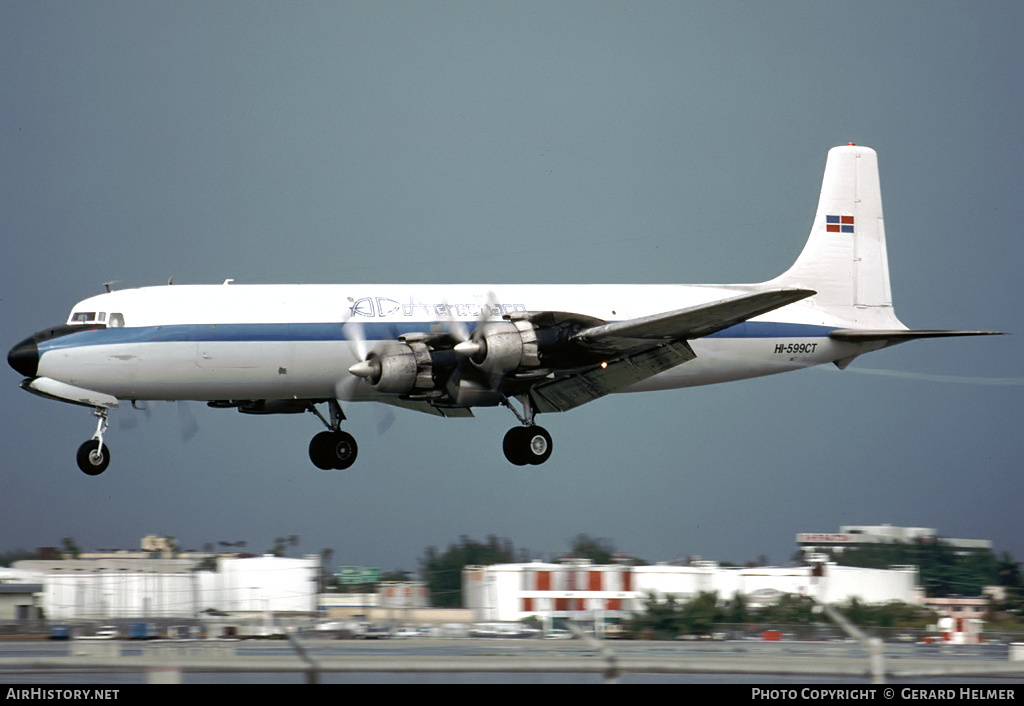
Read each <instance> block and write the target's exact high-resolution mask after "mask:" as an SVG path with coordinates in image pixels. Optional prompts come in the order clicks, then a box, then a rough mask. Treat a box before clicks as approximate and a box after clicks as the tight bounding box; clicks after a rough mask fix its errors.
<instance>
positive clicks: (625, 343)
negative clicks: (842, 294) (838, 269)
mask: <svg viewBox="0 0 1024 706" xmlns="http://www.w3.org/2000/svg"><path fill="white" fill-rule="evenodd" d="M814 293H815V292H814V291H813V290H810V289H794V288H785V289H772V290H769V291H766V292H755V293H753V294H742V295H740V296H738V297H730V298H729V299H722V300H720V301H717V302H712V303H710V304H701V305H700V306H692V307H688V308H686V309H677V310H675V311H669V312H665V313H663V314H654V315H652V316H643V317H640V318H638V319H630V320H629V321H620V322H617V323H611V324H604V325H601V326H594V327H592V328H588V329H584V330H582V331H580V332H579V333H577V334H576V335H575V336H573V340H574V341H576V342H578V343H579V344H580V345H582V346H585V347H587V348H590V349H593V350H599V351H621V350H628V349H630V348H635V347H636V346H637V344H638V343H644V342H647V343H650V342H651V341H652V340H666V341H690V340H693V339H695V338H702V337H704V336H709V335H711V334H713V333H715V332H716V331H721V330H722V329H726V328H729V327H730V326H735V325H736V324H740V323H743V322H744V321H747V320H748V319H752V318H754V317H755V316H760V315H761V314H767V313H768V312H769V311H774V310H775V309H778V308H780V307H783V306H786V305H787V304H792V303H793V302H797V301H800V300H801V299H806V298H807V297H810V296H812V295H814Z"/></svg>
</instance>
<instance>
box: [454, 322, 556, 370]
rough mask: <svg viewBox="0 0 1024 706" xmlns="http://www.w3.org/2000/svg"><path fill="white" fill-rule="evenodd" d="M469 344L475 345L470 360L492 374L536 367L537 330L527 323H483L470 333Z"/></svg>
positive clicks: (537, 363) (537, 361)
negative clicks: (471, 340) (472, 342)
mask: <svg viewBox="0 0 1024 706" xmlns="http://www.w3.org/2000/svg"><path fill="white" fill-rule="evenodd" d="M473 341H474V342H475V343H477V344H478V345H477V350H476V351H475V352H474V353H473V355H472V356H470V360H471V361H473V365H475V366H476V367H478V368H480V369H481V370H484V371H486V372H488V373H491V374H493V375H505V374H506V373H510V372H512V371H513V370H518V369H520V368H536V367H537V366H539V365H540V356H539V355H538V349H537V329H536V328H535V327H534V325H533V324H531V323H530V322H529V321H502V322H496V323H490V324H483V325H482V326H481V327H480V328H479V329H477V330H476V331H474V332H473Z"/></svg>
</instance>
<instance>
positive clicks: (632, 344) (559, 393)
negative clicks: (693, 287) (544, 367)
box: [529, 289, 815, 412]
mask: <svg viewBox="0 0 1024 706" xmlns="http://www.w3.org/2000/svg"><path fill="white" fill-rule="evenodd" d="M814 293H815V292H814V291H813V290H809V289H777V290H771V291H767V292H757V293H754V294H743V295H740V296H737V297H731V298H729V299H723V300H721V301H718V302H713V303H711V304H702V305H700V306H694V307H688V308H685V309H677V310H676V311H669V312H666V313H664V314H655V315H653V316H645V317H641V318H638V319H631V320H629V321H621V322H617V323H611V324H602V325H599V326H592V327H589V328H586V329H583V330H582V331H579V332H578V333H576V334H575V335H574V336H573V337H572V339H571V340H572V341H573V342H574V343H576V344H578V345H580V346H582V347H584V348H586V349H588V350H591V351H595V352H600V353H605V354H610V355H612V356H613V357H612V358H611V359H610V360H606V361H602V362H601V363H599V364H597V365H594V366H591V367H588V368H586V369H584V370H581V371H578V372H574V373H571V374H568V375H564V376H560V377H558V376H556V377H555V379H553V380H544V381H541V382H539V383H537V384H535V385H533V386H532V387H531V388H530V391H529V396H530V399H531V401H532V402H533V405H534V407H535V408H536V410H537V411H538V412H564V411H566V410H569V409H573V408H574V407H579V406H580V405H582V404H585V403H587V402H590V401H592V400H596V399H597V398H599V397H603V396H604V395H607V394H609V393H611V392H615V391H616V390H620V389H622V388H624V387H628V386H629V385H632V384H635V383H638V382H640V381H642V380H646V379H647V378H649V377H652V376H654V375H657V374H658V373H662V372H664V371H666V370H669V369H670V368H674V367H675V366H677V365H680V364H682V363H685V362H686V361H688V360H693V359H694V358H695V357H696V354H695V353H694V352H693V349H692V348H691V347H690V345H689V344H688V343H687V341H689V340H693V339H695V338H701V337H703V336H708V335H710V334H712V333H715V332H716V331H721V330H722V329H725V328H728V327H730V326H735V325H736V324H739V323H742V322H743V321H746V320H748V319H751V318H753V317H755V316H759V315H761V314H765V313H767V312H769V311H772V310H774V309H778V308H780V307H783V306H786V305H787V304H792V303H793V302H796V301H800V300H801V299H804V298H806V297H809V296H812V295H813V294H814Z"/></svg>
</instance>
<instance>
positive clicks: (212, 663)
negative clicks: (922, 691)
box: [0, 638, 1024, 684]
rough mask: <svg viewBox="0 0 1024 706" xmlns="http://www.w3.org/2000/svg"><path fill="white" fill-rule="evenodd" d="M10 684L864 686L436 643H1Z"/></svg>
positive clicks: (760, 664) (787, 663)
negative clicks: (306, 683) (655, 682)
mask: <svg viewBox="0 0 1024 706" xmlns="http://www.w3.org/2000/svg"><path fill="white" fill-rule="evenodd" d="M1021 679H1024V661H1011V660H1010V659H1009V650H1008V647H1007V646H1006V645H905V644H887V645H885V646H884V650H883V659H882V671H881V680H883V681H885V682H892V683H899V682H913V683H921V682H922V680H925V681H927V680H931V681H933V682H936V683H950V681H951V680H956V681H958V682H963V680H967V681H968V683H972V682H974V681H976V680H983V681H984V682H985V683H993V682H996V683H1003V682H1005V683H1020V682H1019V681H1018V680H1021ZM0 681H2V682H4V683H90V684H109V683H145V682H160V681H172V682H173V681H177V682H181V683H236V684H239V683H302V682H305V681H316V682H320V683H356V682H361V683H366V682H370V683H372V682H380V683H399V682H401V683H443V682H460V683H471V682H472V683H502V682H520V683H522V682H538V681H547V682H551V683H564V682H582V683H602V682H620V683H640V682H651V681H657V682H661V683H665V682H677V683H709V682H714V683H750V684H757V683H807V684H813V683H829V682H832V683H835V682H842V683H862V684H869V683H872V681H878V680H877V679H876V677H875V676H874V675H873V674H872V667H871V661H870V659H869V655H868V653H867V651H866V650H865V649H864V648H862V647H861V646H860V645H858V644H857V643H849V642H797V641H791V642H785V641H783V642H774V643H769V642H761V641H728V642H714V643H712V642H634V641H608V642H605V643H602V645H601V649H600V650H598V649H595V648H594V647H592V646H590V645H588V644H586V643H585V642H583V641H581V640H511V639H436V638H412V639H407V640H381V641H362V640H345V641H336V640H315V639H299V640H297V641H296V642H295V643H294V644H293V643H292V642H290V641H237V642H218V641H194V642H188V641H181V642H178V641H166V642H162V641H161V642H157V641H153V642H142V643H140V642H131V641H125V640H109V641H73V642H65V643H55V642H48V641H26V640H17V641H2V642H0Z"/></svg>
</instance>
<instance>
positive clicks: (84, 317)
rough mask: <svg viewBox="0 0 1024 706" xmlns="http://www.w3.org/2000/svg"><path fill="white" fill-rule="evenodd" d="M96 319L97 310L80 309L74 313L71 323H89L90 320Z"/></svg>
mask: <svg viewBox="0 0 1024 706" xmlns="http://www.w3.org/2000/svg"><path fill="white" fill-rule="evenodd" d="M95 320H96V312H95V311H78V312H75V313H74V314H72V316H71V323H73V324H87V323H89V322H90V321H95Z"/></svg>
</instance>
